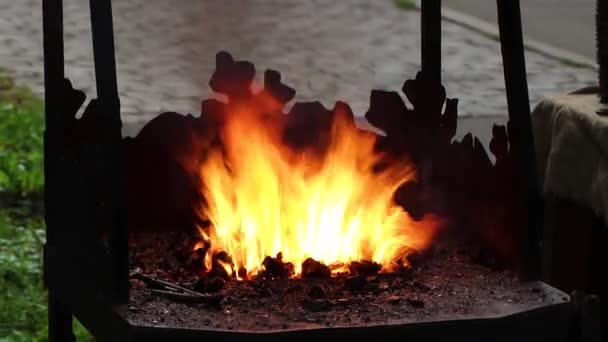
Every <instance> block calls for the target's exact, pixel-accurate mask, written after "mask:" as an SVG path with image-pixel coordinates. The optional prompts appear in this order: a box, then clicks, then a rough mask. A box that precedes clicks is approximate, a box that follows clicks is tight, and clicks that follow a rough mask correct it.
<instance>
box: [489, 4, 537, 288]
mask: <svg viewBox="0 0 608 342" xmlns="http://www.w3.org/2000/svg"><path fill="white" fill-rule="evenodd" d="M497 7H498V25H499V28H500V43H501V49H502V59H503V65H504V76H505V84H506V89H507V103H508V107H509V126H510V130H509V134H510V135H511V136H510V137H509V142H510V145H511V146H510V149H511V155H512V157H513V168H514V171H515V179H516V182H517V183H518V184H513V185H514V186H515V187H517V190H518V191H519V192H520V193H521V194H522V200H523V201H522V203H521V206H522V207H521V211H522V213H523V214H524V216H525V218H524V219H525V221H522V224H524V227H526V228H527V232H526V234H527V236H525V238H526V239H527V242H528V243H527V245H526V246H525V254H526V255H525V260H526V264H525V265H524V268H525V269H524V270H523V271H524V273H525V275H526V277H527V278H528V279H538V278H539V276H540V236H541V234H540V230H541V225H542V216H543V203H542V198H541V195H540V185H539V183H538V174H537V172H536V154H535V149H534V138H533V133H532V119H531V115H530V99H529V95H528V81H527V77H526V61H525V57H524V44H523V30H522V23H521V12H520V6H519V0H497ZM518 209H520V208H518Z"/></svg>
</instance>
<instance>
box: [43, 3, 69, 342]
mask: <svg viewBox="0 0 608 342" xmlns="http://www.w3.org/2000/svg"><path fill="white" fill-rule="evenodd" d="M42 28H43V32H44V37H43V39H44V42H43V44H44V46H43V49H44V104H45V126H46V127H45V132H44V177H45V180H46V181H45V184H44V206H45V221H46V241H47V242H46V245H45V247H44V248H45V255H46V250H48V247H47V246H48V245H54V244H56V243H57V232H56V229H58V228H59V227H58V225H57V219H56V217H55V216H54V215H56V213H57V210H56V208H55V205H56V204H57V201H55V200H54V199H56V198H57V197H56V195H55V194H57V189H56V188H57V185H56V184H55V182H54V181H53V179H54V178H55V177H54V176H53V170H55V169H56V168H55V167H54V163H55V162H56V161H57V159H58V158H59V148H60V145H61V144H60V143H61V136H62V133H63V132H62V131H61V129H62V123H63V117H64V114H65V113H62V96H61V95H62V89H63V80H64V77H65V74H64V55H63V54H64V51H63V2H62V0H43V1H42ZM47 266H48V265H47V264H46V257H45V264H44V279H45V283H46V279H47ZM48 328H49V329H48V338H49V341H50V342H59V341H68V342H73V341H75V338H74V334H73V333H72V313H71V312H70V310H69V308H68V307H67V306H65V305H63V304H61V303H59V302H58V301H57V299H56V298H55V296H54V294H53V292H52V291H50V293H49V296H48Z"/></svg>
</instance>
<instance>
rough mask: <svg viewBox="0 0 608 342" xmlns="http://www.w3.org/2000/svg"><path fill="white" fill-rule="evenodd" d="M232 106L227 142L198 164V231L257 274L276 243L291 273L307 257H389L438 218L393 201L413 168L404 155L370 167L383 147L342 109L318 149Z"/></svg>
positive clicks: (421, 242) (418, 243) (425, 233)
mask: <svg viewBox="0 0 608 342" xmlns="http://www.w3.org/2000/svg"><path fill="white" fill-rule="evenodd" d="M230 114H231V115H229V116H228V118H227V121H226V122H224V125H223V126H222V130H221V139H222V143H223V146H224V150H223V151H219V150H213V151H210V153H209V155H208V157H207V159H206V160H205V162H204V163H203V165H202V167H201V172H200V175H201V179H202V183H203V184H204V185H203V189H202V192H203V195H204V197H205V199H206V201H207V204H206V206H205V207H204V208H202V210H201V212H202V213H201V215H203V216H204V218H205V219H207V220H209V221H210V222H211V228H210V229H209V230H208V232H205V231H204V230H201V234H202V238H203V239H205V240H206V241H210V243H211V252H212V253H213V252H217V251H225V252H227V253H228V255H230V256H231V258H232V261H233V263H234V266H235V268H236V269H237V270H238V269H241V268H245V269H246V270H247V274H248V275H253V274H257V273H258V272H259V271H260V270H262V268H263V266H262V262H263V260H264V258H265V257H266V256H275V255H277V253H279V252H281V253H282V255H283V260H284V261H286V262H291V263H293V265H294V267H295V272H296V274H300V273H301V265H302V262H303V261H304V260H305V259H306V258H308V257H312V258H313V259H315V260H317V261H320V262H323V263H325V264H326V265H330V264H334V263H348V262H352V261H361V260H369V261H375V262H377V263H380V264H381V265H383V266H384V267H388V265H390V264H391V262H393V261H395V260H396V259H397V258H399V257H402V256H403V251H404V250H407V249H417V250H421V249H424V248H425V247H426V246H427V245H428V244H429V242H430V240H431V239H432V236H433V234H434V232H435V230H436V229H435V228H436V226H437V221H436V220H435V219H433V218H429V217H425V218H424V219H423V220H421V221H414V220H413V219H412V218H411V217H410V216H409V215H408V214H407V212H405V211H404V210H403V209H402V208H401V207H399V206H397V205H396V204H395V203H394V202H393V195H394V193H395V190H396V189H397V188H398V187H399V185H401V184H402V183H403V182H405V181H408V180H412V179H413V178H414V177H415V172H414V171H415V170H414V169H413V167H412V166H411V164H409V163H408V162H405V161H404V162H399V163H393V164H392V165H390V166H389V167H387V168H385V169H384V170H383V171H373V167H374V166H375V165H376V164H378V162H380V161H381V160H382V157H383V156H382V155H381V154H379V153H377V152H375V151H374V145H375V142H376V136H375V135H373V134H370V133H368V132H362V131H360V130H358V129H357V128H356V127H354V126H353V125H352V124H350V122H349V121H348V120H347V119H346V115H341V113H338V115H336V119H335V120H334V123H333V126H332V129H331V133H330V138H329V146H328V148H327V150H326V152H325V153H323V156H319V154H318V152H316V153H312V152H311V151H306V152H301V151H299V152H296V151H293V150H292V149H290V148H288V147H286V146H285V144H284V143H283V142H282V137H281V136H280V134H277V132H276V131H277V130H276V129H272V128H269V126H268V125H267V124H264V123H263V122H262V120H261V119H260V116H259V115H257V113H255V112H254V111H253V110H252V109H243V108H241V109H240V110H236V112H232V113H230ZM210 254H211V253H210ZM206 264H207V266H210V264H211V260H210V259H209V258H207V260H206ZM222 266H224V268H226V269H227V271H228V270H229V268H228V267H227V266H226V265H224V264H222Z"/></svg>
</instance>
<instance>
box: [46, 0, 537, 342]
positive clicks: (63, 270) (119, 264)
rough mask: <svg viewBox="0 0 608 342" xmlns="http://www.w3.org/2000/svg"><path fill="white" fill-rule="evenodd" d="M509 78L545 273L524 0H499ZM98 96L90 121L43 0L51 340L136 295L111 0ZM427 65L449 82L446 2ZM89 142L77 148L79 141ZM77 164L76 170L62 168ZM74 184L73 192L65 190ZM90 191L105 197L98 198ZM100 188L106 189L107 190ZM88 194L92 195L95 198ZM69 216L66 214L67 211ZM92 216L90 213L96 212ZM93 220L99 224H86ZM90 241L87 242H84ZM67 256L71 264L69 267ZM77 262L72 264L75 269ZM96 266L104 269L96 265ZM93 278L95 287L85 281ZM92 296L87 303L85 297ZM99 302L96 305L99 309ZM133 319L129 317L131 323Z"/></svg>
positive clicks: (530, 224) (432, 15) (426, 9)
mask: <svg viewBox="0 0 608 342" xmlns="http://www.w3.org/2000/svg"><path fill="white" fill-rule="evenodd" d="M497 6H498V14H499V16H498V17H499V27H500V40H501V46H502V56H503V63H504V76H505V83H506V92H507V100H508V108H509V119H510V125H511V126H510V130H509V132H510V133H511V137H510V141H511V153H512V155H513V158H514V161H515V167H516V171H517V175H518V176H519V177H518V179H519V180H520V181H519V182H518V183H519V184H517V186H519V187H520V188H521V193H522V194H525V195H526V196H525V198H522V205H524V206H525V209H526V212H527V220H528V221H527V231H528V237H529V239H528V241H529V248H528V255H527V260H528V262H527V265H528V269H527V276H528V278H529V279H530V280H536V279H538V278H539V265H540V262H539V255H540V252H539V248H540V247H539V236H540V233H539V230H540V227H541V222H540V219H541V217H542V203H541V197H540V191H539V186H538V181H537V173H536V163H535V153H534V143H533V136H532V125H531V118H530V104H529V97H528V88H527V79H526V68H525V59H524V47H523V35H522V27H521V17H520V7H519V0H497ZM90 9H91V23H92V31H93V48H94V60H95V74H96V83H97V97H98V98H97V99H96V100H93V101H91V102H90V103H89V104H88V106H87V109H86V111H85V115H84V116H83V119H81V120H76V119H75V118H74V114H75V113H76V111H77V110H78V108H79V107H80V106H81V105H82V104H83V103H84V94H83V93H81V92H79V91H76V90H74V89H72V87H71V84H70V83H69V81H68V80H66V79H65V74H64V62H65V61H64V46H63V6H62V0H43V26H44V69H45V91H46V92H45V104H46V131H45V147H44V148H45V177H46V185H45V206H46V223H47V244H46V245H45V260H44V261H45V283H46V285H47V287H48V289H49V338H50V341H74V337H73V334H72V332H71V320H72V315H73V314H76V315H77V316H78V317H79V318H87V317H89V318H92V317H98V318H99V317H101V321H99V320H98V321H95V320H94V319H90V320H88V319H83V321H86V322H89V323H88V324H86V323H85V325H87V328H89V329H90V330H91V331H93V332H94V334H95V335H97V336H109V335H107V331H105V330H106V329H107V328H108V327H109V326H112V325H111V324H110V323H109V322H110V321H112V320H114V319H115V318H116V317H115V314H114V313H113V311H112V309H111V305H113V304H120V303H125V302H127V300H128V284H129V282H128V254H127V252H128V246H127V227H126V224H125V211H126V209H125V205H124V198H125V196H123V194H122V193H121V191H124V189H125V187H124V186H123V185H124V179H123V178H122V177H123V176H122V175H121V170H122V168H121V165H122V156H121V149H120V142H121V140H122V136H121V121H120V101H119V97H118V92H117V84H116V63H115V52H114V35H113V23H112V8H111V0H90ZM421 16H422V72H423V75H424V77H429V78H432V79H433V80H437V81H440V80H441V0H423V1H422V13H421ZM86 125H89V126H87V127H89V128H90V127H94V129H93V130H94V132H95V134H94V135H93V137H88V136H87V137H82V136H79V135H78V131H79V129H80V128H81V126H86ZM74 140H77V141H78V142H79V143H80V145H79V147H78V148H76V149H75V148H74V145H75V144H73V142H74ZM66 168H69V169H70V170H71V171H72V173H69V172H68V173H65V174H64V172H63V171H65V170H66ZM90 169H94V170H96V171H97V175H102V176H100V177H98V178H96V179H94V180H90V179H80V178H79V177H78V176H79V173H78V171H84V170H90ZM66 186H67V189H66ZM91 192H95V194H96V196H97V198H101V199H102V200H101V201H98V202H91V201H92V199H91V197H92V196H91ZM100 194H101V195H100ZM87 201H89V202H87ZM66 208H69V210H72V211H73V210H78V208H80V209H81V210H83V211H84V212H86V215H84V214H81V215H76V216H79V217H82V216H85V217H86V218H88V219H91V218H93V219H95V220H96V222H94V223H92V222H90V221H86V222H85V221H78V220H77V219H76V220H73V219H68V218H67V216H69V215H65V213H66V210H68V209H66ZM62 213H63V214H64V215H62ZM87 215H88V216H87ZM84 226H88V227H91V226H94V227H93V228H91V231H90V232H89V231H86V232H82V231H81V230H79V228H81V227H84ZM78 245H84V246H85V247H83V248H77V247H76V246H78ZM66 263H67V264H66ZM69 265H71V266H69ZM89 269H94V270H95V271H87V270H89ZM83 281H84V282H87V283H91V284H94V285H93V286H95V288H89V287H88V286H86V285H84V286H81V285H79V282H83ZM82 300H86V302H87V304H88V305H82V304H78V303H79V301H82ZM92 305H99V307H97V308H90V306H92ZM125 324H126V323H125Z"/></svg>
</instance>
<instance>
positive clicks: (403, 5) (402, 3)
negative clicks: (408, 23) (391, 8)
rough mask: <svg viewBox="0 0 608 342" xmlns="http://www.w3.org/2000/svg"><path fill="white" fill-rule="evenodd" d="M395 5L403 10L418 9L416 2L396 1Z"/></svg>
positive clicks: (409, 0)
mask: <svg viewBox="0 0 608 342" xmlns="http://www.w3.org/2000/svg"><path fill="white" fill-rule="evenodd" d="M394 1H395V5H397V7H399V8H401V9H405V10H412V9H415V8H416V1H415V0H394Z"/></svg>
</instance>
